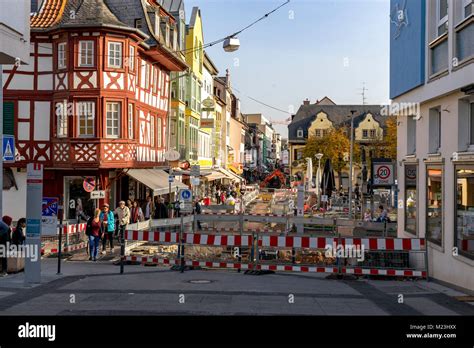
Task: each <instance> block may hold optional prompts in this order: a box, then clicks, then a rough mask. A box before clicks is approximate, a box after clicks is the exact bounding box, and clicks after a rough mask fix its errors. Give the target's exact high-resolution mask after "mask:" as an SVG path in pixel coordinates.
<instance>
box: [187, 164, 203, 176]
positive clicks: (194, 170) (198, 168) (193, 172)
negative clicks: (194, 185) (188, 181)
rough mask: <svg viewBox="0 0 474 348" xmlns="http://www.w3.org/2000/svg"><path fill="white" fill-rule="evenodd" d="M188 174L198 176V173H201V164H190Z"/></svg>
mask: <svg viewBox="0 0 474 348" xmlns="http://www.w3.org/2000/svg"><path fill="white" fill-rule="evenodd" d="M190 175H191V176H199V175H201V166H200V165H198V164H195V165H192V166H191V172H190Z"/></svg>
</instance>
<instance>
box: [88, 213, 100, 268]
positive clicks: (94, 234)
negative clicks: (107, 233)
mask: <svg viewBox="0 0 474 348" xmlns="http://www.w3.org/2000/svg"><path fill="white" fill-rule="evenodd" d="M100 214H101V212H100V209H99V208H97V209H96V210H94V216H93V217H91V218H90V219H89V220H88V221H87V225H86V235H87V237H88V238H89V251H90V252H89V255H90V256H89V261H97V254H98V252H99V245H100V239H101V238H102V237H103V233H104V231H103V226H102V223H101V222H100Z"/></svg>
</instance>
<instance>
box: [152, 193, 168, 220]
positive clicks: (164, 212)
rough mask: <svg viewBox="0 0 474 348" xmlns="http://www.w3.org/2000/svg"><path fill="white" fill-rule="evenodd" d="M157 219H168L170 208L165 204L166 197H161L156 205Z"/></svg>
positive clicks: (155, 216)
mask: <svg viewBox="0 0 474 348" xmlns="http://www.w3.org/2000/svg"><path fill="white" fill-rule="evenodd" d="M154 218H155V219H167V218H168V209H167V207H166V204H165V200H164V198H161V197H159V198H158V203H157V204H156V206H155V215H154Z"/></svg>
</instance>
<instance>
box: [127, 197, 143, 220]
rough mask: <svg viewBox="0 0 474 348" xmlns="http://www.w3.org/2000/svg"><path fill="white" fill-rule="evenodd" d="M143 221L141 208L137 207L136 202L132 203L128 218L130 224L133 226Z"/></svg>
mask: <svg viewBox="0 0 474 348" xmlns="http://www.w3.org/2000/svg"><path fill="white" fill-rule="evenodd" d="M143 220H145V219H144V217H143V211H142V208H140V206H139V205H138V201H133V203H132V212H131V216H130V222H131V223H132V224H135V223H137V222H140V221H143Z"/></svg>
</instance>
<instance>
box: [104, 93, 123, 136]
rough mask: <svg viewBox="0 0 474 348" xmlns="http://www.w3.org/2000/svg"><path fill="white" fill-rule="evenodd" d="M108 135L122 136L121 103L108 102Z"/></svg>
mask: <svg viewBox="0 0 474 348" xmlns="http://www.w3.org/2000/svg"><path fill="white" fill-rule="evenodd" d="M106 109H107V115H106V135H107V138H118V137H120V103H118V102H113V103H107V107H106Z"/></svg>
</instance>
